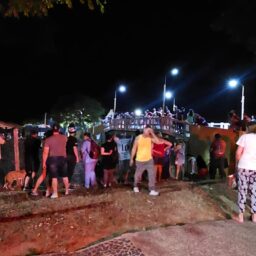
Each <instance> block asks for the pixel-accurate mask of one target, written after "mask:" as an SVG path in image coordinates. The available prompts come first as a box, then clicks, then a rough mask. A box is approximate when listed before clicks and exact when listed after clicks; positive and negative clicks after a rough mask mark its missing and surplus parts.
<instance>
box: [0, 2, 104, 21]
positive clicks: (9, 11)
mask: <svg viewBox="0 0 256 256" xmlns="http://www.w3.org/2000/svg"><path fill="white" fill-rule="evenodd" d="M74 2H75V0H1V2H0V12H1V13H2V14H3V16H7V17H19V16H20V15H24V16H27V17H29V16H47V15H48V11H49V10H50V9H52V8H54V7H55V6H57V5H66V6H67V7H68V8H72V6H73V4H74ZM79 2H80V3H81V4H87V6H88V8H89V9H90V10H94V9H95V8H96V7H97V8H99V9H100V11H101V12H104V5H105V4H106V0H79Z"/></svg>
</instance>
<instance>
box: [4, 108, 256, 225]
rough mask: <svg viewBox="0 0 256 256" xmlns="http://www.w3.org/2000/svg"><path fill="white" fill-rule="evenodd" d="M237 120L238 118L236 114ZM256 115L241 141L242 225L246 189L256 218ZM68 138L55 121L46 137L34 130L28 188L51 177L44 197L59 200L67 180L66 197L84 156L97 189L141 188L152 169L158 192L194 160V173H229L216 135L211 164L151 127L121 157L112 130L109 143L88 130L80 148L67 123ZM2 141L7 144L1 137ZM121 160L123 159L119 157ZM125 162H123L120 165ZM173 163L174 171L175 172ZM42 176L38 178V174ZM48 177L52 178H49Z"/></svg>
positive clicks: (152, 189) (87, 177)
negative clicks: (121, 185) (99, 141)
mask: <svg viewBox="0 0 256 256" xmlns="http://www.w3.org/2000/svg"><path fill="white" fill-rule="evenodd" d="M232 118H235V116H234V113H233V115H232ZM252 120H253V119H250V122H249V123H248V124H247V125H246V131H247V132H246V133H244V134H243V135H242V136H241V137H240V138H239V140H238V141H237V145H238V148H237V151H236V173H235V177H236V181H237V188H238V207H239V214H238V216H234V219H235V220H237V221H238V222H240V223H242V222H243V221H244V216H243V215H244V211H245V204H246V197H247V192H248V190H249V193H250V196H251V212H252V216H251V219H252V221H253V222H256V154H255V152H256V124H253V122H252ZM68 132H69V136H68V137H67V136H65V135H63V134H61V132H60V126H59V125H58V124H54V125H53V127H52V130H51V131H50V132H49V133H48V134H46V137H45V139H44V140H43V141H41V140H40V139H39V138H38V136H37V132H35V131H33V130H32V131H31V133H30V136H29V137H27V138H26V140H25V143H24V149H25V169H26V177H25V184H24V190H27V189H28V188H29V186H31V187H32V189H31V195H33V196H37V195H39V193H38V189H39V186H40V185H41V183H42V182H43V181H44V180H46V191H45V196H46V197H50V198H58V197H59V194H58V191H59V190H58V182H59V179H60V178H62V181H63V184H64V188H65V195H69V193H70V190H71V189H72V176H73V174H74V169H75V167H76V164H77V163H78V162H80V160H82V162H83V168H84V186H85V187H86V188H90V187H96V186H97V185H99V184H102V187H103V188H107V187H111V186H112V185H113V184H115V183H117V182H119V183H125V184H130V183H131V182H132V184H133V191H134V193H139V192H140V183H141V181H142V179H143V177H144V172H145V171H147V180H148V189H149V195H151V196H158V195H159V192H158V191H156V183H157V182H159V181H161V179H163V178H165V179H167V178H169V177H172V178H173V179H177V180H178V179H180V178H181V179H183V178H184V165H185V163H186V159H187V163H188V164H189V168H188V170H189V175H190V177H195V176H196V177H197V178H205V177H208V175H209V178H210V179H215V177H216V173H217V170H218V171H219V176H220V178H221V179H224V178H225V177H226V173H225V168H226V167H227V166H228V163H227V158H226V148H227V145H226V142H225V140H223V139H222V136H221V135H220V134H219V133H217V134H215V136H214V140H213V141H212V143H211V145H210V148H209V154H210V162H209V171H208V165H207V164H206V163H205V161H204V159H203V157H202V156H200V155H198V156H197V157H194V156H186V145H185V143H184V142H183V141H170V140H169V139H168V138H167V137H164V136H163V135H162V134H161V133H155V132H154V131H153V129H152V128H151V127H150V126H148V125H146V126H145V127H144V129H143V131H142V133H140V132H139V131H137V132H136V134H135V136H134V138H125V139H127V140H131V141H132V142H131V143H130V144H129V143H128V142H127V144H126V145H125V147H126V146H127V145H131V148H130V149H129V147H128V148H126V154H125V156H122V157H121V159H120V150H121V151H122V148H123V147H124V145H123V144H122V143H120V141H121V138H119V137H118V136H116V135H115V134H113V133H107V134H106V136H105V142H104V143H102V145H101V146H99V145H98V144H97V143H96V142H95V141H94V140H93V139H92V138H91V135H90V134H89V133H88V132H85V133H84V134H83V141H82V144H81V146H79V145H78V140H77V138H76V136H75V135H76V128H75V126H74V124H70V125H69V127H68ZM0 142H1V144H3V143H4V140H3V139H2V140H1V141H0ZM41 145H42V148H43V150H42V163H41V166H42V172H41V174H40V176H39V177H37V174H38V171H39V168H40V154H39V151H40V148H41ZM120 160H121V161H120ZM121 162H122V164H121ZM98 163H100V165H101V168H102V173H101V174H100V175H99V172H98V173H97V170H96V169H97V168H96V165H97V164H98ZM173 167H174V175H173V172H172V170H173ZM36 177H37V180H36V181H35V178H36ZM46 178H47V179H46Z"/></svg>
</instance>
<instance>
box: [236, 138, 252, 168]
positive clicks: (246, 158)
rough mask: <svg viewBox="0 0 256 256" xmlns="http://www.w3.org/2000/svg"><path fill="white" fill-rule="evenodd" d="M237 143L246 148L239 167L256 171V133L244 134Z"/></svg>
mask: <svg viewBox="0 0 256 256" xmlns="http://www.w3.org/2000/svg"><path fill="white" fill-rule="evenodd" d="M236 144H237V145H238V146H241V147H243V148H244V151H243V154H242V156H241V158H240V160H239V162H238V168H241V169H246V170H253V171H256V134H255V133H249V134H244V135H242V136H241V137H240V138H239V140H238V141H237V143H236Z"/></svg>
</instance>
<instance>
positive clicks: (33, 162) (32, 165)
mask: <svg viewBox="0 0 256 256" xmlns="http://www.w3.org/2000/svg"><path fill="white" fill-rule="evenodd" d="M39 166H40V161H39V159H37V158H32V157H29V158H27V159H25V170H26V174H27V176H29V177H30V176H31V175H32V172H36V173H37V172H38V170H39Z"/></svg>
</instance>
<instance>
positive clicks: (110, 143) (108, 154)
mask: <svg viewBox="0 0 256 256" xmlns="http://www.w3.org/2000/svg"><path fill="white" fill-rule="evenodd" d="M101 155H102V165H103V170H104V187H105V188H106V187H107V186H109V187H111V185H112V183H113V179H114V173H115V170H116V165H117V163H118V152H117V145H116V142H115V141H114V138H113V135H111V134H107V135H106V142H105V143H104V144H102V146H101Z"/></svg>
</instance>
